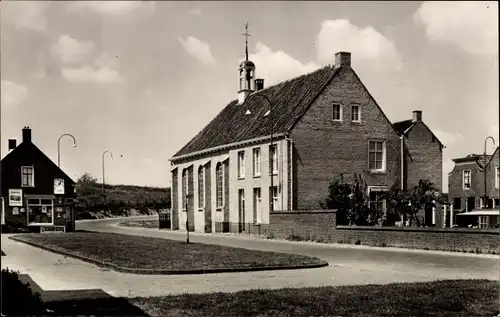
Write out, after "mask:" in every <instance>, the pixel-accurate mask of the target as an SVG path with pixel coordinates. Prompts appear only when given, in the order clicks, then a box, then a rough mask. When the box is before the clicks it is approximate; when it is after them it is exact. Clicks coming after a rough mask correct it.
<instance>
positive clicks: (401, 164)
mask: <svg viewBox="0 0 500 317" xmlns="http://www.w3.org/2000/svg"><path fill="white" fill-rule="evenodd" d="M404 137H405V136H404V134H401V136H400V137H399V139H400V141H401V163H400V166H401V190H404ZM403 221H404V216H403V213H401V222H403Z"/></svg>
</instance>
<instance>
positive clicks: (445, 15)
mask: <svg viewBox="0 0 500 317" xmlns="http://www.w3.org/2000/svg"><path fill="white" fill-rule="evenodd" d="M413 19H414V21H415V22H416V23H417V24H421V25H423V26H424V27H425V34H426V36H427V38H428V39H429V40H431V41H443V42H448V43H451V44H453V45H455V46H456V47H458V48H460V49H461V50H463V51H464V52H466V53H468V54H472V55H497V54H498V2H496V1H491V2H490V1H474V2H472V1H436V2H434V1H425V2H424V3H422V5H421V6H420V8H419V9H418V10H417V12H415V14H414V15H413Z"/></svg>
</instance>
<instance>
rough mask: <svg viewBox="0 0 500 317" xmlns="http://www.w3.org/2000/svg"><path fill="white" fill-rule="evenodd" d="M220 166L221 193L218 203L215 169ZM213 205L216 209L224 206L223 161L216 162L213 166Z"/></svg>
mask: <svg viewBox="0 0 500 317" xmlns="http://www.w3.org/2000/svg"><path fill="white" fill-rule="evenodd" d="M219 166H220V171H221V182H220V186H221V194H220V196H221V197H220V198H221V199H220V204H219V199H218V198H219V197H218V183H217V182H218V175H217V170H218V167H219ZM215 207H216V209H222V208H224V164H223V163H217V165H216V166H215Z"/></svg>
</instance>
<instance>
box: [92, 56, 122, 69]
mask: <svg viewBox="0 0 500 317" xmlns="http://www.w3.org/2000/svg"><path fill="white" fill-rule="evenodd" d="M95 64H96V66H98V67H109V68H113V69H116V68H117V67H118V66H119V61H118V56H115V57H112V56H111V55H109V54H107V53H103V54H101V55H100V56H99V57H98V58H97V59H96V60H95Z"/></svg>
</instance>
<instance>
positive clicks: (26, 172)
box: [21, 166, 35, 187]
mask: <svg viewBox="0 0 500 317" xmlns="http://www.w3.org/2000/svg"><path fill="white" fill-rule="evenodd" d="M33 174H34V169H33V166H23V167H21V186H22V187H34V186H35V178H34V175H33Z"/></svg>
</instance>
